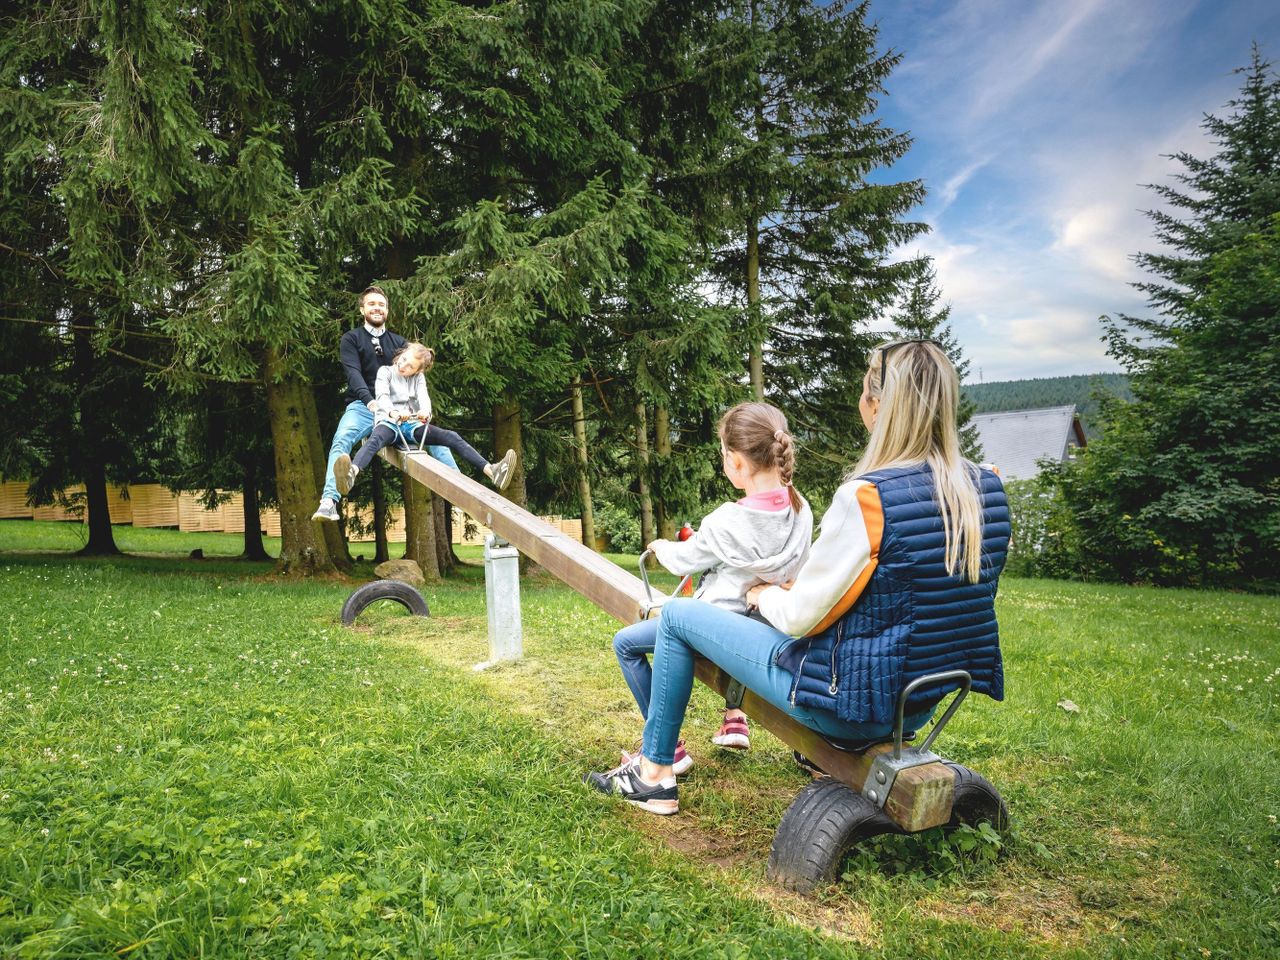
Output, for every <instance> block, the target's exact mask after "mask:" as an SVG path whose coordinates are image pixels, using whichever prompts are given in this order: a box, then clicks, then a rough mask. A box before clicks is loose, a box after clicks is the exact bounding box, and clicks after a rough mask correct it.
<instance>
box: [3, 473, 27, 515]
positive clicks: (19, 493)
mask: <svg viewBox="0 0 1280 960" xmlns="http://www.w3.org/2000/svg"><path fill="white" fill-rule="evenodd" d="M32 513H33V511H32V509H31V508H30V507H29V506H27V482H26V481H25V480H6V481H5V482H4V483H0V520H30V519H31V516H32Z"/></svg>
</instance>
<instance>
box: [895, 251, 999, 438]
mask: <svg viewBox="0 0 1280 960" xmlns="http://www.w3.org/2000/svg"><path fill="white" fill-rule="evenodd" d="M919 270H920V272H919V273H918V274H917V275H916V276H915V277H913V278H912V279H911V281H910V283H909V284H908V285H907V288H906V290H905V291H904V292H903V294H902V296H901V298H900V299H899V300H898V303H897V306H896V309H895V311H894V313H893V314H892V319H893V325H894V328H895V329H896V330H897V331H898V333H899V335H901V336H902V337H914V338H919V339H929V340H932V341H934V342H935V343H937V344H938V345H939V346H940V347H942V350H943V352H944V353H946V355H947V356H948V357H949V358H950V360H951V363H952V364H953V365H954V366H955V368H956V375H957V376H958V377H959V379H960V382H961V383H964V380H965V378H966V377H967V376H968V375H969V361H968V360H967V359H965V356H964V351H963V350H961V348H960V341H959V340H957V339H956V337H955V334H954V333H953V332H952V330H951V323H950V320H951V304H949V303H943V302H942V292H941V291H940V290H939V289H938V272H937V270H935V269H934V266H933V263H932V262H931V261H929V260H927V259H925V260H922V261H920V264H919ZM973 411H974V403H973V401H972V400H971V399H970V398H968V397H966V396H965V395H964V394H963V393H961V396H960V406H959V407H958V409H957V416H956V425H957V427H958V428H959V430H960V448H961V452H962V453H963V454H964V455H965V456H966V457H968V458H969V459H971V460H978V459H981V456H982V451H981V448H980V447H979V445H978V430H977V428H976V427H975V426H974V425H973V423H972V420H973Z"/></svg>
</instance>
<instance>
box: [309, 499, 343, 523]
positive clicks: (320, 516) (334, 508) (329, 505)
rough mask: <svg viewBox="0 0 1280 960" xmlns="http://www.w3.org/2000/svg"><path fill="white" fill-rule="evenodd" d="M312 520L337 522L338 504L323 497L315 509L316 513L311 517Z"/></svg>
mask: <svg viewBox="0 0 1280 960" xmlns="http://www.w3.org/2000/svg"><path fill="white" fill-rule="evenodd" d="M311 519H312V520H331V521H333V522H334V523H337V522H338V504H337V503H336V502H335V501H333V500H330V499H329V498H328V497H325V498H324V499H323V500H321V501H320V506H318V507H316V512H315V513H313V514H312V515H311Z"/></svg>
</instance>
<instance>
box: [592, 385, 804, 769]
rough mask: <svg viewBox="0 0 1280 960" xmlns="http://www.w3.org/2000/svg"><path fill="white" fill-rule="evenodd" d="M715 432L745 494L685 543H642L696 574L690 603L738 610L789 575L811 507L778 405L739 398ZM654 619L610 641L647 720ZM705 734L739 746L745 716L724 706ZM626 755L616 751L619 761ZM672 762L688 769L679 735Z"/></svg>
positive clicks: (745, 743) (745, 742)
mask: <svg viewBox="0 0 1280 960" xmlns="http://www.w3.org/2000/svg"><path fill="white" fill-rule="evenodd" d="M719 433H720V454H721V457H722V458H723V466H724V474H725V476H726V477H728V478H729V482H730V483H731V484H733V486H734V487H735V488H737V489H738V490H741V491H742V492H743V493H744V494H746V496H744V497H743V498H742V499H740V500H738V501H736V502H733V503H725V504H722V505H721V506H719V507H717V508H716V509H715V510H713V511H712V512H711V513H709V514H708V515H707V516H706V517H705V518H704V519H703V521H702V525H701V527H700V528H699V530H698V532H697V533H695V534H694V535H693V536H692V537H690V538H689V539H688V540H685V541H684V542H677V541H673V540H655V541H654V542H653V543H651V544H649V548H650V549H651V550H653V552H654V555H655V556H656V557H657V558H658V562H659V563H661V564H662V565H663V566H664V567H666V568H667V569H668V570H669V571H671V572H672V573H674V574H676V575H677V576H683V575H685V574H695V573H701V574H702V578H701V581H700V582H699V585H698V590H697V592H696V593H695V594H694V599H695V600H700V601H702V602H703V603H709V604H712V605H713V606H716V607H718V608H720V609H722V610H725V611H728V612H731V613H738V614H745V613H747V601H746V593H747V591H748V590H750V589H751V588H752V587H756V586H760V585H767V584H780V585H781V584H788V583H789V582H790V581H791V580H793V579H795V575H796V573H797V572H798V571H799V569H800V567H801V566H803V564H804V562H805V559H806V558H807V557H808V555H809V543H810V541H811V540H812V539H813V512H812V511H811V510H810V509H809V504H808V503H806V502H805V500H804V498H803V497H802V496H800V494H799V493H798V492H797V491H796V488H795V487H794V486H793V485H792V482H791V477H792V474H793V473H794V471H795V447H794V444H793V442H792V439H791V434H790V433H789V432H788V430H787V418H786V417H785V416H783V414H782V411H781V410H779V409H778V408H777V407H774V406H771V405H770V404H767V403H740V404H738V405H737V406H736V407H733V408H732V409H730V410H729V411H728V412H727V413H726V414H725V415H724V416H723V417H722V418H721V419H720V425H719ZM658 623H659V620H658V619H652V620H642V621H641V622H639V623H636V624H632V625H631V626H629V627H625V628H624V629H622V630H620V631H618V633H617V634H616V635H615V636H614V638H613V649H614V652H615V653H616V654H617V656H618V664H619V666H621V668H622V675H623V677H624V678H625V679H626V681H627V686H628V687H630V688H631V693H632V695H633V696H634V697H635V698H636V704H637V705H638V706H639V707H640V713H641V715H642V716H644V717H646V718H647V717H648V715H649V700H650V697H651V693H652V679H653V670H652V668H651V667H650V664H649V660H648V657H649V655H650V654H652V653H653V649H654V643H655V640H656V638H657V634H658ZM711 739H712V742H713V743H715V744H716V745H718V746H721V747H728V748H730V749H737V750H746V749H747V748H748V747H749V746H750V732H749V729H748V727H747V718H746V715H745V714H744V713H743V712H742V711H741V710H738V709H733V708H730V709H726V710H725V714H724V724H723V725H722V726H721V727H720V732H719V733H717V734H716V735H715V736H714V737H712V738H711ZM630 759H631V758H630V757H629V756H628V755H627V754H625V753H624V754H623V763H624V764H625V763H627V762H628V761H629V760H630ZM672 766H673V768H674V772H675V774H676V775H680V774H683V773H685V772H686V771H687V770H688V769H689V768H690V767H692V766H693V758H692V757H690V756H689V754H688V753H687V752H686V751H685V749H684V741H683V740H681V741H680V742H679V744H678V745H677V746H676V751H675V757H674V759H673V763H672Z"/></svg>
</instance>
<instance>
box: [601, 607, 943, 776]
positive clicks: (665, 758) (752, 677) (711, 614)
mask: <svg viewBox="0 0 1280 960" xmlns="http://www.w3.org/2000/svg"><path fill="white" fill-rule="evenodd" d="M636 626H640V624H637V625H636ZM627 629H628V630H629V629H631V628H630V627H628V628H627ZM624 632H625V631H624ZM790 642H791V638H790V637H788V636H787V635H786V634H785V633H782V632H781V631H779V630H775V629H774V628H773V627H771V626H770V625H769V624H767V623H765V622H764V621H762V620H755V619H752V618H750V617H745V616H742V615H741V614H737V613H730V612H728V611H727V610H722V609H720V608H719V607H714V606H712V605H711V604H709V603H703V602H702V601H701V600H689V599H683V598H677V599H674V600H668V601H667V602H666V603H664V604H663V606H662V616H661V617H660V618H659V620H658V629H657V632H656V634H655V640H654V650H653V679H652V688H651V693H650V696H649V712H648V717H647V720H646V721H645V725H644V747H643V752H644V755H645V756H646V757H647V758H648V759H649V760H650V761H652V762H653V763H657V764H662V765H664V766H667V765H670V763H671V762H672V760H673V759H674V758H675V751H676V741H677V740H679V738H680V725H681V724H682V723H683V722H684V714H685V710H686V709H687V708H688V706H689V695H690V694H691V693H692V691H693V658H694V655H695V654H701V655H702V656H704V657H706V658H707V659H708V660H710V661H711V662H712V663H714V664H716V665H717V666H718V667H720V668H721V669H722V670H724V671H725V672H726V673H728V674H729V676H731V677H733V678H734V679H735V680H737V681H738V682H740V683H741V684H742V685H743V686H745V687H746V688H747V689H748V690H750V691H751V692H752V693H754V694H756V696H758V697H760V698H761V699H762V700H766V701H768V702H769V703H770V704H772V705H773V706H775V707H777V708H778V709H779V710H781V711H782V712H783V713H785V714H787V716H789V717H791V718H793V719H795V720H798V721H799V722H800V723H802V724H804V725H805V726H806V727H808V728H809V729H811V730H816V731H817V732H818V733H821V734H823V735H825V736H828V737H833V738H836V739H839V740H870V739H873V738H877V737H886V736H889V735H890V734H891V733H893V726H892V724H889V725H885V724H876V723H846V722H845V721H843V720H840V719H839V718H838V717H836V715H835V714H834V713H831V712H829V711H826V710H815V709H812V708H809V707H801V706H796V705H795V704H793V703H791V700H790V696H791V683H792V680H793V679H794V676H793V675H792V673H791V672H790V671H788V670H785V669H783V668H782V667H780V666H778V662H777V661H778V654H779V653H780V652H781V651H782V648H783V647H784V646H786V645H787V644H788V643H790ZM615 648H616V640H615ZM623 672H624V674H625V672H626V671H625V669H624V671H623ZM628 683H630V679H629V678H628ZM633 692H634V691H633ZM932 713H933V708H932V707H930V708H929V709H928V710H926V711H923V712H922V713H917V714H915V715H913V716H909V717H907V718H906V720H905V730H906V731H907V732H911V731H914V730H916V729H918V728H919V727H920V726H921V725H923V724H924V723H925V721H927V720H928V719H929V717H930V716H931V715H932Z"/></svg>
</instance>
